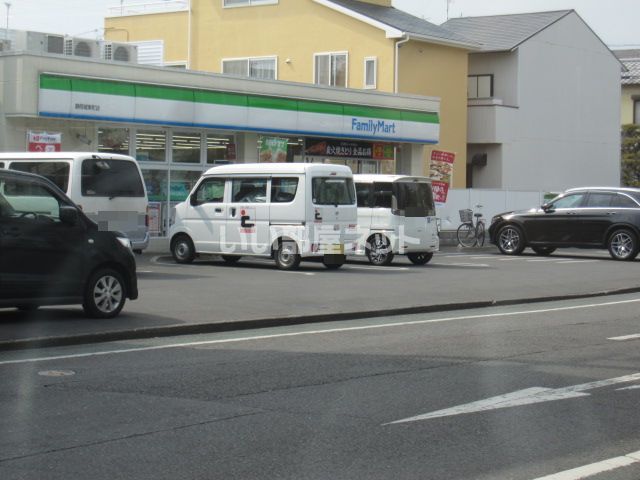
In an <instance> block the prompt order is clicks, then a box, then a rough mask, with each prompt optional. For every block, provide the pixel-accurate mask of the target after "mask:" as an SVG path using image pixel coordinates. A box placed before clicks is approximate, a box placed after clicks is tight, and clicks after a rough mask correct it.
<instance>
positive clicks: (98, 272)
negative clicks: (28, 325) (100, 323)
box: [0, 169, 138, 318]
mask: <svg viewBox="0 0 640 480" xmlns="http://www.w3.org/2000/svg"><path fill="white" fill-rule="evenodd" d="M137 297H138V283H137V278H136V263H135V259H134V256H133V253H132V251H131V244H130V242H129V240H128V239H127V238H126V237H124V235H122V234H117V233H113V232H107V231H101V230H99V229H98V226H97V225H96V224H95V223H94V222H92V221H91V220H89V219H88V218H87V217H86V216H85V215H84V214H83V213H82V211H80V209H79V208H78V207H77V206H76V205H74V203H73V202H72V201H71V200H70V199H69V198H68V197H67V196H66V195H65V194H64V193H63V192H62V191H61V190H60V189H59V188H58V187H56V186H55V185H54V184H53V183H51V182H50V181H49V180H47V179H46V178H43V177H40V176H38V175H32V174H28V173H21V172H15V171H11V170H3V169H0V307H17V308H19V309H21V310H32V309H35V308H37V307H38V306H40V305H64V304H82V306H83V307H84V310H85V312H86V314H87V315H89V316H91V317H95V318H111V317H115V316H116V315H118V313H120V311H121V310H122V307H123V306H124V303H125V300H126V298H130V299H132V300H133V299H136V298H137Z"/></svg>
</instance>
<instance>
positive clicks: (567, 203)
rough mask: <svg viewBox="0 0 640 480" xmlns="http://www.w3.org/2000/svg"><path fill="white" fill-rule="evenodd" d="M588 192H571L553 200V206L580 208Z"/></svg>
mask: <svg viewBox="0 0 640 480" xmlns="http://www.w3.org/2000/svg"><path fill="white" fill-rule="evenodd" d="M585 195H586V193H570V194H569V195H565V196H564V197H562V198H559V199H558V200H556V201H555V202H553V208H578V207H579V206H581V205H582V201H583V200H584V197H585Z"/></svg>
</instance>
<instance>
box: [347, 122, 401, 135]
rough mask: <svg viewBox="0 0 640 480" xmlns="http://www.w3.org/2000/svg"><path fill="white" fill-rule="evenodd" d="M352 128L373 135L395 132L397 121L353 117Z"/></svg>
mask: <svg viewBox="0 0 640 480" xmlns="http://www.w3.org/2000/svg"><path fill="white" fill-rule="evenodd" d="M351 130H352V131H355V132H367V133H370V134H371V135H376V134H378V133H386V134H395V133H396V123H395V122H387V121H385V120H366V121H364V122H363V121H361V120H359V119H357V118H352V119H351Z"/></svg>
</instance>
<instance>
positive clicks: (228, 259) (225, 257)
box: [222, 255, 242, 265]
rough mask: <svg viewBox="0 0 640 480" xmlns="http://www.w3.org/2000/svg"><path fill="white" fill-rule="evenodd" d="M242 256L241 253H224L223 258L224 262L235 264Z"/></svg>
mask: <svg viewBox="0 0 640 480" xmlns="http://www.w3.org/2000/svg"><path fill="white" fill-rule="evenodd" d="M241 258H242V257H241V256H240V255H222V260H224V263H227V264H229V265H235V264H236V263H238V262H239V261H240V259H241Z"/></svg>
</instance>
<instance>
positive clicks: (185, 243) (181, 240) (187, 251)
mask: <svg viewBox="0 0 640 480" xmlns="http://www.w3.org/2000/svg"><path fill="white" fill-rule="evenodd" d="M171 254H172V255H173V259H174V260H175V261H176V263H191V262H193V259H194V258H196V250H195V248H194V246H193V242H192V241H191V239H190V238H189V237H188V236H187V235H178V236H177V237H174V239H173V240H172V241H171Z"/></svg>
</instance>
